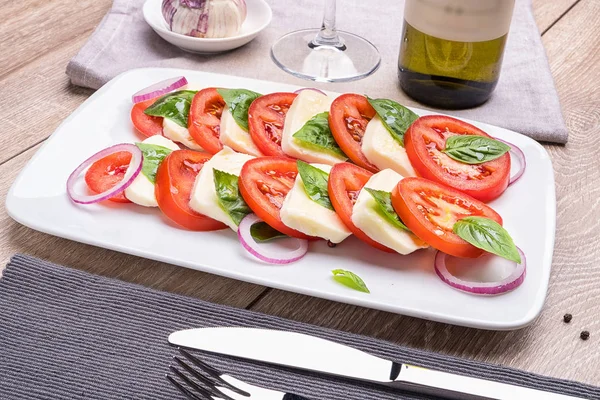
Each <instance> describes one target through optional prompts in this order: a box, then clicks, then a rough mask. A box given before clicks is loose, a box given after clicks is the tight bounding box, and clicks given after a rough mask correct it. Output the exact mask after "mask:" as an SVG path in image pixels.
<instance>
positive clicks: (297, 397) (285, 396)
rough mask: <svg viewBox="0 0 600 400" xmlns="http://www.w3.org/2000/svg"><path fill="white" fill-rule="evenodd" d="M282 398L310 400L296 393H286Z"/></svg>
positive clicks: (284, 399) (285, 399)
mask: <svg viewBox="0 0 600 400" xmlns="http://www.w3.org/2000/svg"><path fill="white" fill-rule="evenodd" d="M282 400H310V399H307V398H306V397H302V396H298V395H297V394H291V393H286V394H285V395H284V396H283V399H282Z"/></svg>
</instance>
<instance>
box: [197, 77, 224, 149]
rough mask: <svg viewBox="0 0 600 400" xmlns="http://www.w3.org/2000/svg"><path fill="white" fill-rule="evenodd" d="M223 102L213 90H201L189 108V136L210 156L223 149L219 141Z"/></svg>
mask: <svg viewBox="0 0 600 400" xmlns="http://www.w3.org/2000/svg"><path fill="white" fill-rule="evenodd" d="M224 108H225V100H223V97H222V96H221V95H220V94H219V92H217V89H215V88H206V89H202V90H201V91H199V92H198V93H196V95H195V96H194V99H193V100H192V104H191V106H190V116H189V126H188V130H189V131H190V135H191V136H192V138H194V140H195V141H196V143H198V144H199V145H200V146H202V148H203V149H205V150H206V151H208V152H209V153H211V154H216V153H218V152H219V151H221V150H222V149H223V144H222V143H221V141H220V140H219V135H220V133H221V131H220V128H221V115H222V114H223V109H224Z"/></svg>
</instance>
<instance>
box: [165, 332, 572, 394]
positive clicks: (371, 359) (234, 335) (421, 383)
mask: <svg viewBox="0 0 600 400" xmlns="http://www.w3.org/2000/svg"><path fill="white" fill-rule="evenodd" d="M169 343H171V344H172V345H175V346H180V347H187V348H191V349H197V350H204V351H207V352H211V353H217V354H225V355H229V356H234V357H240V358H245V359H250V360H255V361H262V362H266V363H270V364H276V365H281V366H286V367H292V368H297V369H302V370H308V371H314V372H320V373H324V374H328V375H335V376H341V377H345V378H351V379H357V380H361V381H366V382H371V383H377V384H381V385H385V386H391V387H396V388H399V389H403V390H408V391H411V392H415V393H422V394H428V395H433V396H440V397H442V398H446V399H456V400H515V399H527V400H566V399H581V398H580V397H572V396H567V395H562V394H556V393H551V392H544V391H541V390H536V389H530V388H526V387H522V386H514V385H510V384H507V383H500V382H495V381H488V380H484V379H479V378H473V377H468V376H464V375H457V374H453V373H448V372H441V371H436V370H432V369H427V368H422V367H417V366H413V365H409V364H400V363H396V362H392V361H389V360H385V359H383V358H380V357H376V356H373V355H371V354H368V353H365V352H363V351H360V350H357V349H355V348H352V347H349V346H345V345H342V344H339V343H336V342H332V341H330V340H325V339H321V338H317V337H314V336H309V335H305V334H302V333H296V332H288V331H277V330H269V329H256V328H198V329H187V330H182V331H177V332H173V333H172V334H171V335H169Z"/></svg>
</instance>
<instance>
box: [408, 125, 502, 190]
mask: <svg viewBox="0 0 600 400" xmlns="http://www.w3.org/2000/svg"><path fill="white" fill-rule="evenodd" d="M454 135H479V136H486V137H490V136H489V135H488V134H487V133H485V132H484V131H482V130H481V129H479V128H477V127H475V126H473V125H471V124H468V123H466V122H463V121H460V120H458V119H456V118H452V117H446V116H442V115H429V116H425V117H421V118H419V119H418V120H416V121H415V122H414V123H413V124H412V125H411V126H410V127H409V128H408V130H407V131H406V135H405V136H404V147H405V148H406V153H407V155H408V158H409V160H410V163H411V164H412V166H413V167H414V168H415V170H416V171H417V173H418V174H419V175H420V176H422V177H424V178H427V179H429V180H432V181H435V182H439V183H441V184H443V185H446V186H450V187H452V188H455V189H458V190H460V191H462V192H465V193H466V194H468V195H470V196H473V197H475V198H476V199H479V200H481V201H490V200H493V199H495V198H497V197H498V196H500V195H501V194H502V193H503V192H504V191H505V190H506V188H507V187H508V182H509V181H510V154H508V153H506V154H504V155H503V156H502V157H499V158H497V159H495V160H492V161H488V162H484V163H482V164H475V165H470V164H464V163H461V162H459V161H456V160H454V159H452V158H450V157H449V156H447V155H446V154H445V153H443V152H442V150H443V149H445V148H446V139H447V138H448V137H450V136H454Z"/></svg>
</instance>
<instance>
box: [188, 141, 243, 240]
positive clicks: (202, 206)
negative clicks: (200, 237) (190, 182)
mask: <svg viewBox="0 0 600 400" xmlns="http://www.w3.org/2000/svg"><path fill="white" fill-rule="evenodd" d="M253 158H254V157H253V156H249V155H248V154H241V153H236V152H235V151H233V150H232V149H230V148H229V147H224V148H223V150H221V151H220V152H218V153H217V154H215V155H214V156H212V158H211V159H210V160H208V161H207V162H206V163H205V164H204V166H203V167H202V169H201V170H200V173H199V174H198V176H197V177H196V182H194V188H193V189H192V195H191V198H190V207H191V208H192V210H194V211H196V212H199V213H200V214H204V215H206V216H208V217H211V218H212V219H216V220H217V221H220V222H223V223H224V224H226V225H227V226H229V227H230V228H231V229H233V230H234V231H236V232H237V229H238V227H237V225H236V224H235V222H233V220H232V219H231V217H230V216H229V214H228V213H227V212H226V211H225V210H223V209H222V208H221V205H220V204H219V199H218V198H217V190H216V189H215V180H214V170H215V169H218V170H219V171H223V172H227V173H230V174H233V175H237V176H239V175H240V171H241V170H242V167H243V166H244V164H245V163H246V161H248V160H251V159H253Z"/></svg>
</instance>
